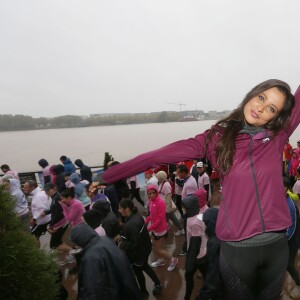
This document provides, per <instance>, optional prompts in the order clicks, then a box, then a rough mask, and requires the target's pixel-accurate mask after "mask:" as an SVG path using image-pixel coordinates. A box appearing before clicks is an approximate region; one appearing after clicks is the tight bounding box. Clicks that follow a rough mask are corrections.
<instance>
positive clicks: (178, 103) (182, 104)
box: [168, 102, 185, 111]
mask: <svg viewBox="0 0 300 300" xmlns="http://www.w3.org/2000/svg"><path fill="white" fill-rule="evenodd" d="M168 104H175V105H179V110H180V111H181V107H182V106H185V104H184V103H181V102H177V103H174V102H169V103H168Z"/></svg>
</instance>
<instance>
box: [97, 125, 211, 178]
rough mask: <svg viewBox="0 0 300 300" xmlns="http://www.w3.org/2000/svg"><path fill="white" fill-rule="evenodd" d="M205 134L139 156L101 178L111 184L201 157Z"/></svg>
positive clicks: (107, 171)
mask: <svg viewBox="0 0 300 300" xmlns="http://www.w3.org/2000/svg"><path fill="white" fill-rule="evenodd" d="M207 133H208V131H206V132H204V133H202V134H199V135H197V136H196V137H194V138H190V139H187V140H181V141H178V142H175V143H172V144H169V145H167V146H164V147H162V148H159V149H157V150H153V151H150V152H147V153H144V154H141V155H139V156H137V157H135V158H133V159H130V160H128V161H126V162H124V163H121V164H117V165H114V166H112V167H110V168H109V169H108V170H106V171H105V172H104V173H103V176H102V178H103V179H104V181H105V182H106V183H113V182H116V181H118V180H120V179H122V178H128V177H130V176H133V175H136V174H139V173H141V172H143V171H145V170H147V169H151V168H156V167H158V166H160V165H166V164H176V163H178V162H180V161H185V160H193V159H197V158H199V157H202V156H203V155H204V154H203V153H204V145H205V139H206V136H207Z"/></svg>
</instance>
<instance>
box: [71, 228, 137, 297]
mask: <svg viewBox="0 0 300 300" xmlns="http://www.w3.org/2000/svg"><path fill="white" fill-rule="evenodd" d="M71 240H72V242H73V243H74V244H76V245H78V246H79V247H81V248H82V252H81V255H82V257H81V262H80V265H79V271H78V298H77V299H78V300H96V299H103V300H140V299H141V295H140V293H139V289H138V286H137V283H136V279H135V276H134V274H133V271H132V269H131V266H130V264H129V261H128V259H127V257H126V256H125V254H124V253H123V252H122V250H121V249H119V248H118V247H117V246H116V245H115V243H114V242H113V241H111V240H110V239H108V238H106V237H99V236H98V235H97V233H96V232H95V231H94V230H93V229H92V228H91V227H90V226H89V225H87V224H84V223H83V224H80V225H77V226H75V227H74V228H73V229H72V231H71Z"/></svg>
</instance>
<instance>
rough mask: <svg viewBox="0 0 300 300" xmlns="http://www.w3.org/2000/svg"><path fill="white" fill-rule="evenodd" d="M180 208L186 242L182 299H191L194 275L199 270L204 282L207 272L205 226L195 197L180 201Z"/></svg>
mask: <svg viewBox="0 0 300 300" xmlns="http://www.w3.org/2000/svg"><path fill="white" fill-rule="evenodd" d="M182 206H183V208H184V209H185V212H186V217H187V220H186V241H187V253H186V261H185V280H186V292H185V297H184V299H186V300H189V299H190V298H191V295H192V292H193V288H194V274H195V272H196V270H197V269H199V270H200V272H201V273H202V276H203V278H204V280H205V276H206V270H207V258H206V251H207V250H206V244H207V237H206V234H205V224H204V222H203V220H202V218H203V214H201V213H199V210H200V207H199V200H198V198H197V197H196V196H195V195H192V196H188V197H186V198H184V199H183V200H182Z"/></svg>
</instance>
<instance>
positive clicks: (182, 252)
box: [178, 250, 186, 256]
mask: <svg viewBox="0 0 300 300" xmlns="http://www.w3.org/2000/svg"><path fill="white" fill-rule="evenodd" d="M178 256H186V252H185V251H183V250H181V251H180V252H179V253H178Z"/></svg>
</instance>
